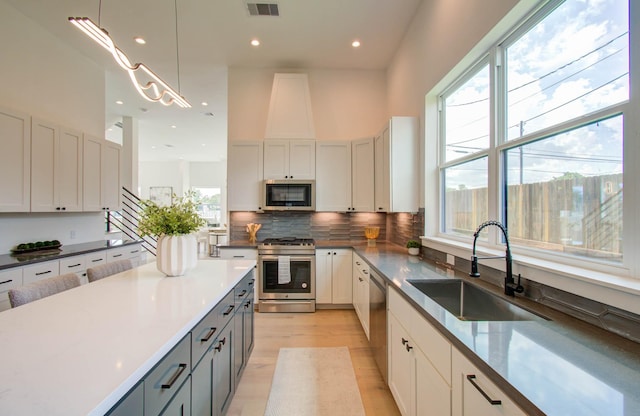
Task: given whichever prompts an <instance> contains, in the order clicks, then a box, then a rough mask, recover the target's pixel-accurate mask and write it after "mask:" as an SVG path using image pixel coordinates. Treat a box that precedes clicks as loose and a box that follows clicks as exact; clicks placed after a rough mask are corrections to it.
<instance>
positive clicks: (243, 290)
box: [238, 289, 247, 298]
mask: <svg viewBox="0 0 640 416" xmlns="http://www.w3.org/2000/svg"><path fill="white" fill-rule="evenodd" d="M246 294H247V291H246V289H242V292H240V294H239V295H238V297H239V298H241V297H243V296H244V295H246Z"/></svg>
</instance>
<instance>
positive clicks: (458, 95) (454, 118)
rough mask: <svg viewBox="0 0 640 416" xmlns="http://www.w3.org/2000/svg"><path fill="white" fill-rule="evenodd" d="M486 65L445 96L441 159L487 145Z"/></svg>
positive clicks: (487, 102) (453, 158) (486, 146)
mask: <svg viewBox="0 0 640 416" xmlns="http://www.w3.org/2000/svg"><path fill="white" fill-rule="evenodd" d="M489 104H490V103H489V66H488V65H487V66H485V67H483V68H482V69H481V70H480V71H478V73H476V74H475V75H474V76H473V77H471V78H470V79H469V80H468V81H467V82H465V83H464V85H462V86H461V87H460V88H458V89H456V90H455V91H454V92H453V93H451V94H449V95H447V96H446V98H445V100H444V107H445V122H444V125H445V143H446V149H445V153H446V155H445V159H446V160H447V161H450V160H455V159H458V158H460V157H462V156H464V155H466V154H469V153H474V152H476V151H478V150H483V149H486V148H488V147H489V127H490V125H489V110H490V107H489Z"/></svg>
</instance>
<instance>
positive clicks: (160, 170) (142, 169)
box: [138, 161, 189, 199]
mask: <svg viewBox="0 0 640 416" xmlns="http://www.w3.org/2000/svg"><path fill="white" fill-rule="evenodd" d="M138 167H139V171H138V185H139V186H140V194H139V195H140V198H142V199H149V187H151V186H171V187H172V188H173V192H174V193H175V194H176V195H178V196H181V195H182V194H184V191H186V190H187V187H185V185H184V183H185V181H186V182H187V183H188V178H189V162H186V161H175V162H140V164H139V165H138ZM185 178H186V179H185Z"/></svg>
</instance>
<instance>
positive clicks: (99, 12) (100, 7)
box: [98, 0, 102, 27]
mask: <svg viewBox="0 0 640 416" xmlns="http://www.w3.org/2000/svg"><path fill="white" fill-rule="evenodd" d="M101 15H102V0H98V27H102V25H101V24H100V18H101Z"/></svg>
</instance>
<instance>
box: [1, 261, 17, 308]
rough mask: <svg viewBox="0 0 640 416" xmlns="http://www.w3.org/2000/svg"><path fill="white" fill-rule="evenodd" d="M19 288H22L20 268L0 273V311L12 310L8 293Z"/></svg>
mask: <svg viewBox="0 0 640 416" xmlns="http://www.w3.org/2000/svg"><path fill="white" fill-rule="evenodd" d="M19 286H22V269H21V268H20V267H16V268H14V269H9V270H6V271H3V272H0V311H4V310H7V309H11V304H10V303H9V295H8V292H9V290H11V289H14V288H16V287H19Z"/></svg>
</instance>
